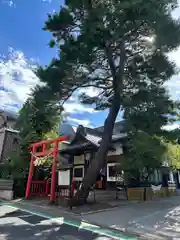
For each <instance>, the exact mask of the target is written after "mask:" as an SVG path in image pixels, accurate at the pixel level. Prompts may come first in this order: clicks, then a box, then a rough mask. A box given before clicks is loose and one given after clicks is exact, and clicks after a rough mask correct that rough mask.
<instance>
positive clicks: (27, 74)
mask: <svg viewBox="0 0 180 240" xmlns="http://www.w3.org/2000/svg"><path fill="white" fill-rule="evenodd" d="M62 4H63V1H62V0H51V1H50V0H26V1H25V0H14V1H9V0H0V108H1V109H5V110H7V111H11V112H18V110H19V109H20V107H21V106H22V104H23V102H24V101H25V100H26V98H27V96H28V93H29V91H30V88H32V87H33V86H35V85H36V84H37V83H38V79H37V77H36V76H35V75H34V74H33V72H32V68H33V67H34V66H35V64H36V63H37V62H38V63H40V64H46V63H48V62H49V61H50V59H51V58H52V56H54V55H55V54H56V52H55V50H52V49H49V47H48V42H49V40H50V38H51V35H50V34H49V33H47V32H44V31H42V27H43V25H44V21H45V20H46V18H47V13H49V12H51V13H52V12H53V11H54V10H58V9H59V8H60V5H62ZM174 16H175V17H179V16H180V10H179V9H178V10H176V12H175V13H174ZM179 56H180V50H179V51H177V52H174V53H172V54H171V55H170V57H171V58H172V59H173V60H175V61H176V62H177V64H178V65H179V66H180V57H179ZM167 87H168V89H169V90H170V92H171V95H172V97H173V98H179V96H180V77H179V76H176V77H174V78H173V79H172V80H171V81H169V83H168V84H167ZM88 91H89V94H91V95H92V94H94V90H93V89H89V90H88ZM65 110H66V111H67V112H68V113H70V116H69V121H70V122H71V123H72V124H74V125H77V124H83V125H86V126H99V125H102V124H103V122H104V120H105V117H106V115H107V111H105V112H95V111H94V110H93V108H92V107H91V106H90V107H85V106H82V105H80V104H79V103H78V100H77V99H75V98H72V99H71V101H70V102H68V103H66V104H65Z"/></svg>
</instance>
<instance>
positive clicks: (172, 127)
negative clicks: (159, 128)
mask: <svg viewBox="0 0 180 240" xmlns="http://www.w3.org/2000/svg"><path fill="white" fill-rule="evenodd" d="M179 127H180V126H179V124H177V123H173V124H169V125H166V126H164V127H163V129H164V130H166V131H173V130H175V129H177V128H179Z"/></svg>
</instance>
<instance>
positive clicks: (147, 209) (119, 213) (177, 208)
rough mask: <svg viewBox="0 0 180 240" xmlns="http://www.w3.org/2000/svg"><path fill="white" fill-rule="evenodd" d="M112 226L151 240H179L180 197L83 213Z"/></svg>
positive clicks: (87, 219) (89, 218)
mask: <svg viewBox="0 0 180 240" xmlns="http://www.w3.org/2000/svg"><path fill="white" fill-rule="evenodd" d="M82 219H84V220H86V221H96V222H97V223H99V224H100V223H103V224H105V225H107V226H109V227H112V228H116V229H121V230H126V231H129V232H134V233H138V234H140V235H141V236H144V238H145V237H147V238H148V237H149V238H152V239H157V240H158V239H180V196H176V197H171V198H167V199H162V200H157V201H151V202H143V203H137V204H135V205H131V206H125V207H122V208H115V209H113V210H111V211H107V212H101V213H93V214H88V215H83V216H82Z"/></svg>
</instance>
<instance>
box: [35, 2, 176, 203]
mask: <svg viewBox="0 0 180 240" xmlns="http://www.w3.org/2000/svg"><path fill="white" fill-rule="evenodd" d="M176 7H177V1H176V0H161V1H160V0H150V1H144V0H133V1H127V0H121V1H120V0H103V1H101V0H98V1H95V0H66V1H65V6H64V7H61V9H60V11H59V12H56V13H53V14H52V15H50V14H49V15H48V20H47V21H46V23H45V28H44V29H45V30H47V31H50V32H51V33H52V35H53V39H52V40H51V42H50V46H51V47H56V48H57V49H58V56H57V57H56V58H54V59H53V60H52V62H51V63H50V64H49V66H47V67H45V68H39V71H38V73H37V74H38V76H39V77H40V79H41V81H43V82H46V83H48V85H49V86H50V87H51V89H52V90H53V92H55V93H59V95H60V96H61V100H62V101H65V100H66V99H68V98H69V97H70V96H71V95H72V94H73V93H74V92H75V91H76V90H77V89H79V88H81V89H82V88H87V87H89V86H91V87H95V88H96V89H98V94H97V96H96V97H94V96H93V97H91V96H86V95H85V94H83V96H81V100H82V101H83V102H84V103H89V104H95V106H96V109H104V108H109V114H108V116H107V118H106V120H105V122H104V133H103V138H102V141H101V145H100V147H99V150H98V152H97V154H96V158H95V159H94V160H93V161H92V163H91V165H90V167H89V169H88V171H87V173H86V175H85V177H84V180H83V184H82V187H81V189H80V190H79V191H78V193H77V195H76V197H77V199H78V200H79V201H80V199H82V200H84V199H86V197H87V195H88V191H89V188H90V187H91V186H92V184H93V183H94V182H95V180H96V177H97V175H98V174H99V171H100V169H101V168H102V167H103V166H104V164H105V162H106V156H107V152H108V147H109V143H110V141H111V137H112V131H113V127H114V123H115V120H116V117H117V115H118V113H119V111H121V110H124V108H125V109H126V116H127V115H129V116H132V114H134V113H135V112H136V107H137V106H138V108H139V106H140V105H143V99H145V102H146V103H147V102H148V104H146V105H143V107H142V109H143V112H144V113H145V112H146V110H147V109H149V108H150V107H152V106H151V105H152V103H151V102H152V101H150V100H149V101H147V97H148V98H151V99H152V96H153V95H154V96H156V99H158V97H157V96H158V93H157V90H158V91H159V94H161V99H162V98H164V99H167V98H166V96H165V94H164V96H163V94H162V92H161V93H160V90H161V89H162V86H163V84H164V83H165V81H167V80H169V79H170V78H171V76H172V75H174V74H175V73H176V68H175V64H174V63H172V62H170V61H169V59H168V58H167V53H169V52H170V51H172V50H175V49H176V48H177V47H178V46H179V43H180V24H179V21H175V20H173V19H172V16H171V13H172V10H173V9H175V8H176ZM154 86H156V93H155V92H154V93H153V91H154ZM147 94H148V95H147ZM151 94H152V95H151ZM134 99H136V100H137V99H138V101H137V103H138V104H136V107H132V102H133V101H134ZM139 99H140V100H139ZM129 102H131V108H129V107H128V105H129ZM163 102H164V104H166V103H165V100H163V101H161V103H163ZM158 108H160V107H159V106H158ZM127 109H128V110H127ZM130 109H131V111H129V110H130ZM139 113H140V112H139ZM166 113H169V110H168V109H167V108H165V107H163V109H162V110H160V114H159V116H160V117H162V116H163V121H160V118H159V117H158V115H155V119H156V120H157V121H159V122H158V129H159V126H160V125H162V124H164V122H166V121H167V120H166V117H164V116H165V114H166ZM148 114H149V116H150V115H151V111H148ZM143 116H144V115H143ZM143 116H142V119H143ZM146 119H147V118H146ZM133 121H134V120H133ZM144 124H145V123H144ZM149 126H150V124H149ZM156 131H157V130H156Z"/></svg>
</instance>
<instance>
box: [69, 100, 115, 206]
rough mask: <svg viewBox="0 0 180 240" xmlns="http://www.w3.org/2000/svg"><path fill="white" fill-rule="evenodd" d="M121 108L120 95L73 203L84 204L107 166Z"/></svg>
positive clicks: (111, 110)
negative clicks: (115, 125)
mask: <svg viewBox="0 0 180 240" xmlns="http://www.w3.org/2000/svg"><path fill="white" fill-rule="evenodd" d="M119 110H120V96H119V95H116V96H115V97H114V100H113V103H112V107H111V108H110V111H109V114H108V116H107V118H106V120H105V123H104V133H103V137H102V141H101V144H100V147H99V149H98V152H97V154H96V157H95V158H94V159H93V160H92V162H91V164H90V165H89V168H88V170H87V172H86V175H85V177H84V179H83V182H82V186H81V188H80V189H79V190H78V191H77V193H76V195H75V197H74V198H73V200H72V203H71V204H72V205H79V204H84V203H85V202H86V199H87V197H88V195H89V191H90V188H91V187H92V186H93V184H94V183H95V182H96V179H97V177H98V174H99V173H100V170H101V169H102V168H103V167H104V166H105V164H106V159H107V153H108V150H109V145H110V143H111V139H112V133H113V128H114V123H115V121H116V117H117V115H118V112H119Z"/></svg>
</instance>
